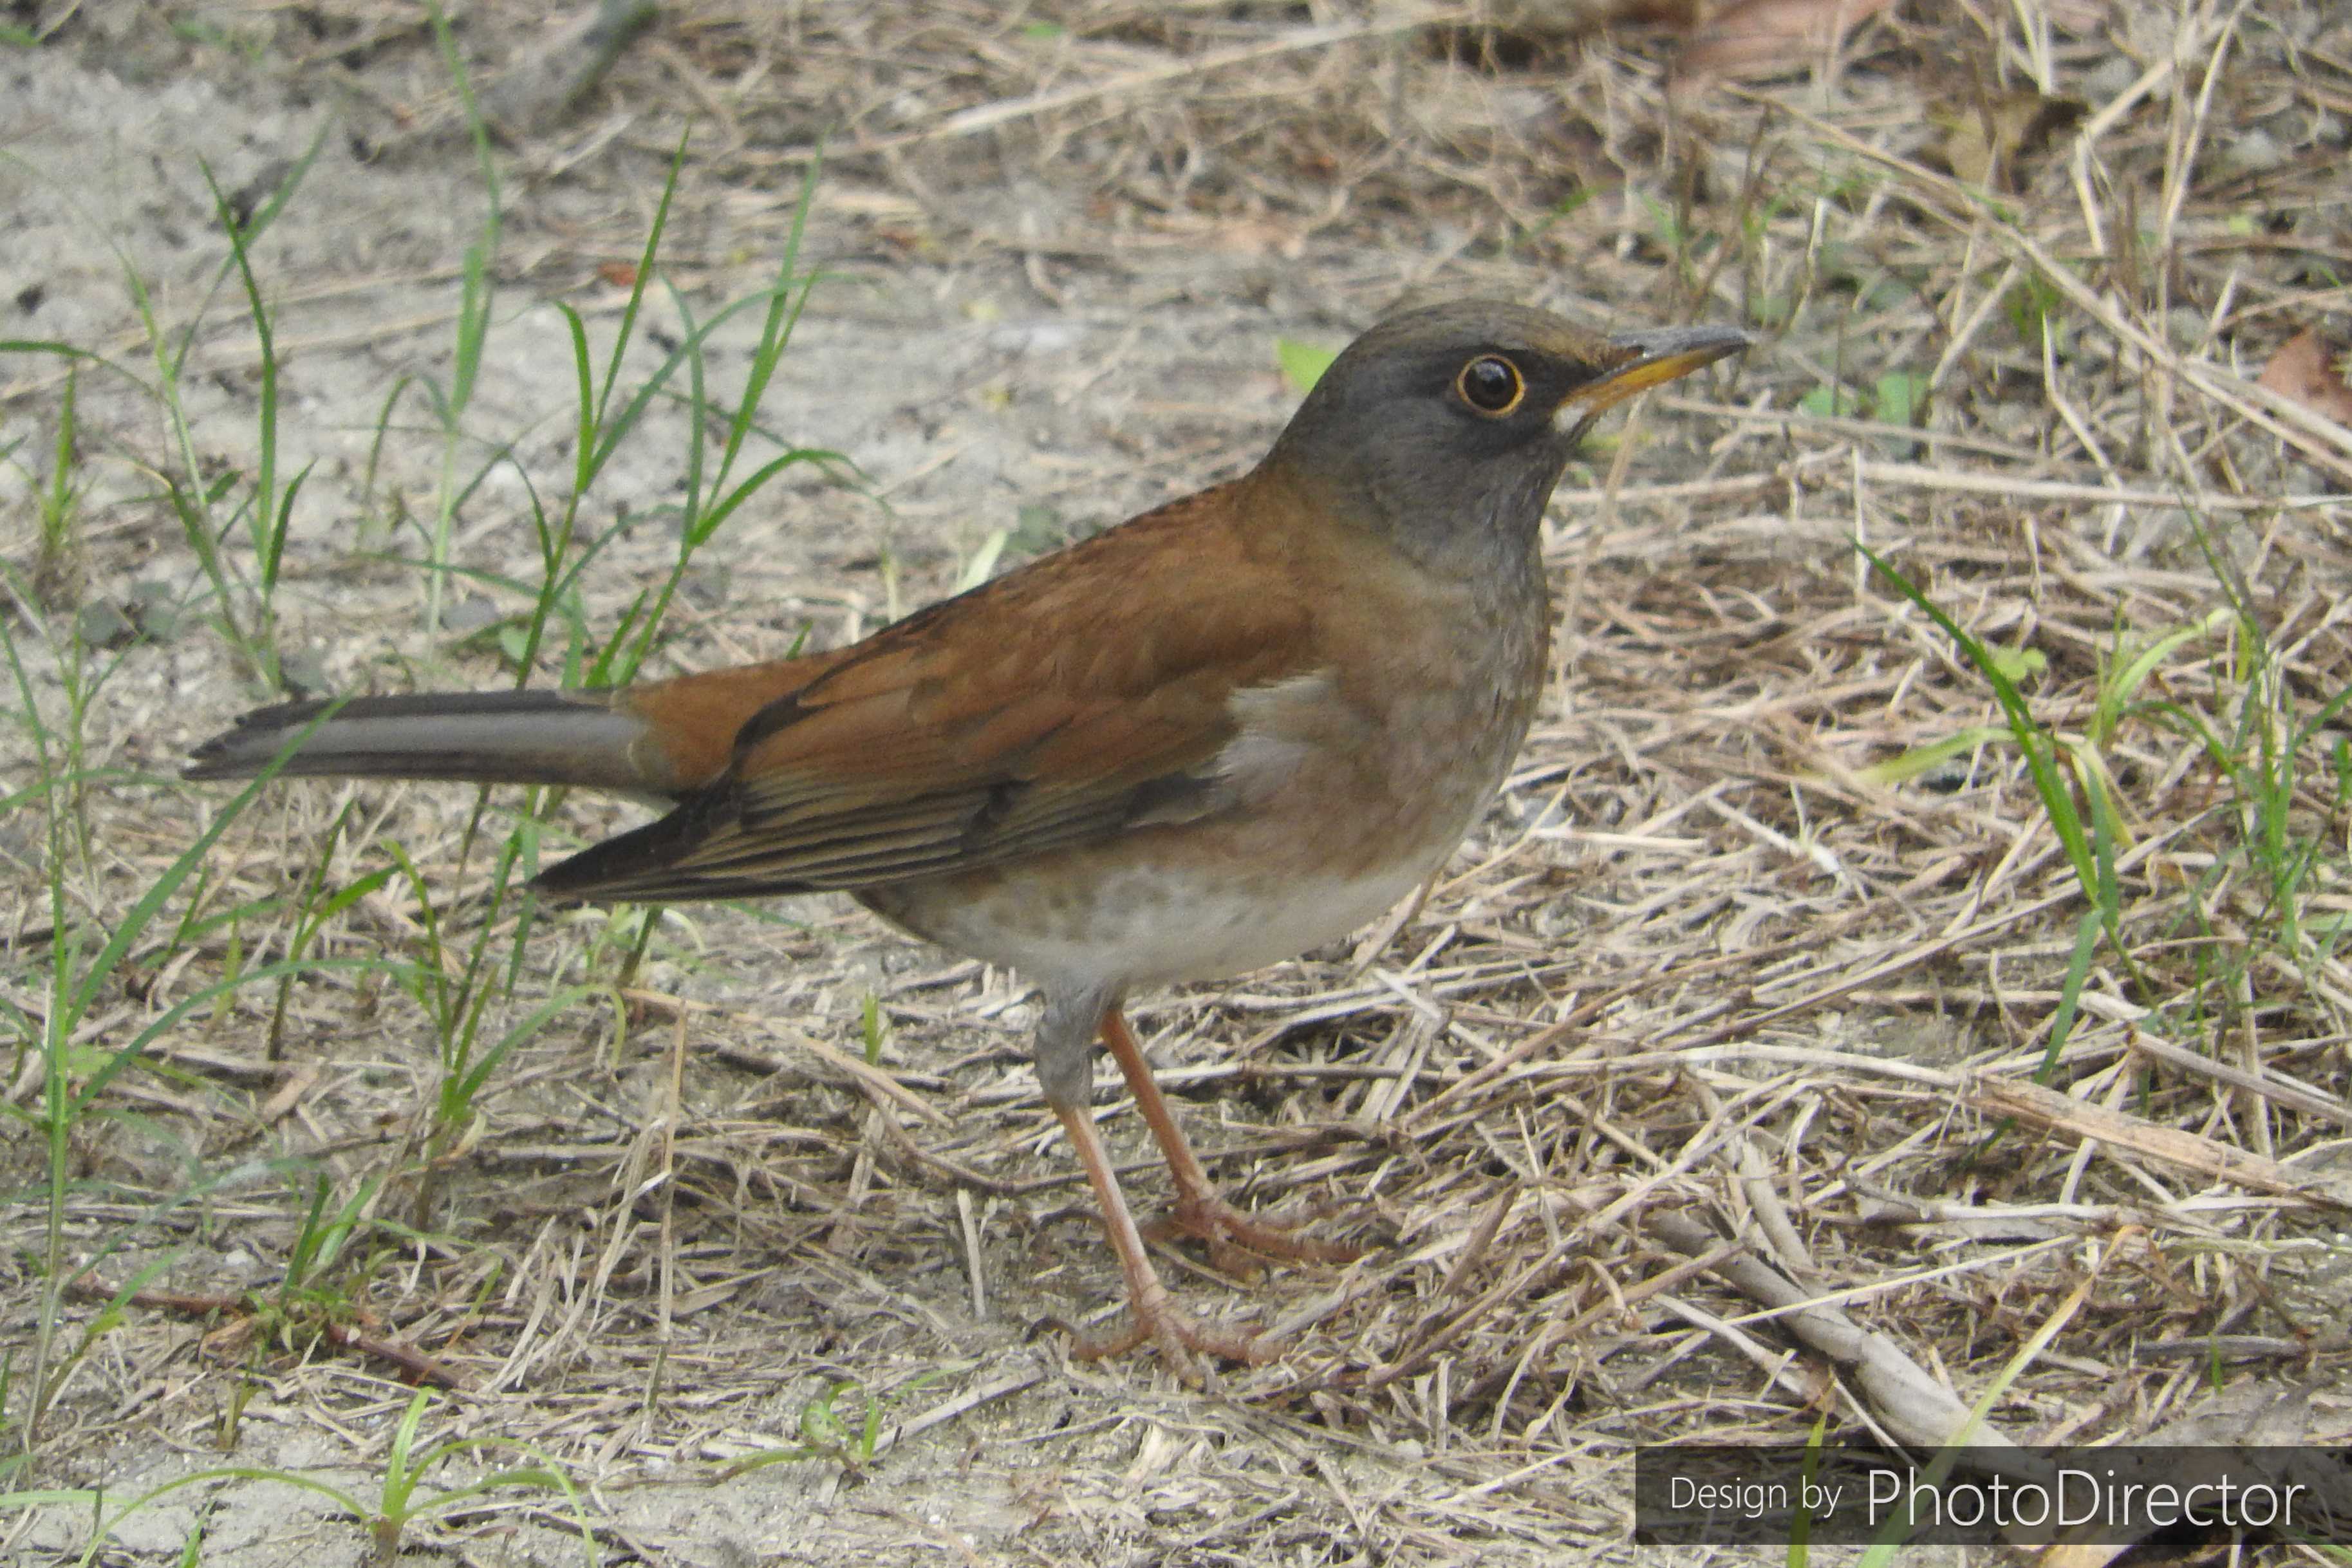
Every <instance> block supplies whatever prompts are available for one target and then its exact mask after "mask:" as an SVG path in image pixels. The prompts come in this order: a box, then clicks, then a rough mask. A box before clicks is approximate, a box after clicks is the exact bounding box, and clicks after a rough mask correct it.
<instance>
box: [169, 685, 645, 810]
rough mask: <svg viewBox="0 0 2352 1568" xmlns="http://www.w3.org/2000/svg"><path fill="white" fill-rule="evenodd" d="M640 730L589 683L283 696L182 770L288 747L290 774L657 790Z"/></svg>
mask: <svg viewBox="0 0 2352 1568" xmlns="http://www.w3.org/2000/svg"><path fill="white" fill-rule="evenodd" d="M330 710H331V711H330ZM322 715H323V717H322ZM314 726H315V727H314ZM306 731H307V733H306ZM647 733H648V726H647V725H646V722H645V721H644V720H642V719H640V718H638V717H636V716H635V714H633V713H630V712H627V711H625V710H620V709H617V708H615V706H614V693H612V692H609V691H604V690H595V689H589V690H576V691H552V690H535V691H483V692H448V693H438V694H436V693H429V692H428V693H421V694H419V695H416V696H413V697H354V698H352V699H350V700H346V701H344V702H342V703H341V705H340V706H338V705H337V704H336V703H335V701H333V700H325V701H313V702H282V703H279V704H278V706H277V707H275V708H258V709H256V710H254V711H252V712H250V713H247V715H246V716H245V717H244V718H242V719H239V720H238V721H236V727H235V728H234V729H230V730H226V731H222V732H221V733H220V734H217V735H215V736H214V737H213V738H212V739H211V740H209V741H206V742H205V743H204V744H203V745H201V746H198V747H197V748H196V749H195V751H194V752H193V753H191V755H190V756H189V758H188V761H187V764H186V765H185V766H184V768H182V769H181V775H182V776H183V777H184V778H192V779H232V778H249V777H251V776H252V775H253V774H255V773H259V772H260V771H261V770H262V769H264V768H266V767H268V765H269V764H270V763H271V762H272V761H273V760H275V759H276V758H277V757H278V756H279V755H280V754H281V753H283V752H287V751H288V750H289V748H292V754H291V755H290V756H289V757H288V758H287V760H286V764H285V767H284V769H283V770H282V771H283V772H284V773H286V774H287V775H288V776H302V775H310V776H327V777H342V778H379V779H448V780H456V781H461V782H466V783H474V784H576V785H580V786H582V787H585V788H597V789H615V790H632V791H646V790H651V791H656V792H659V791H662V790H663V789H665V788H666V787H667V785H666V783H665V782H664V781H662V780H659V779H656V778H652V777H648V776H647V773H646V767H645V765H644V763H641V762H640V761H639V758H640V756H642V755H643V754H644V753H646V752H651V751H657V750H658V748H655V747H646V746H642V745H641V744H640V742H643V741H645V740H646V738H647Z"/></svg>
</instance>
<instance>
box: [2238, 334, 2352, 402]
mask: <svg viewBox="0 0 2352 1568" xmlns="http://www.w3.org/2000/svg"><path fill="white" fill-rule="evenodd" d="M2347 373H2352V351H2347V349H2346V348H2345V346H2344V345H2343V344H2341V343H2335V342H2329V341H2328V340H2327V339H2326V338H2324V337H2322V336H2320V334H2319V329H2318V328H2317V327H2305V328H2304V329H2303V331H2299V332H2297V333H2295V335H2294V336H2293V337H2291V338H2289V339H2288V340H2287V341H2286V345H2285V346H2284V348H2282V349H2280V350H2279V352H2278V353H2274V354H2273V355H2271V363H2268V364H2266V365H2264V366H2263V374H2261V375H2260V376H2259V377H2257V378H2256V380H2255V384H2256V385H2258V386H2266V387H2268V388H2270V390H2272V391H2273V392H2275V393H2277V394H2278V395H2280V396H2281V397H2290V398H2293V399H2294V401H2295V402H2297V403H2300V404H2302V405H2304V406H2305V408H2308V409H2310V410H2311V411H2312V412H2313V413H2314V414H2316V415H2319V416H2322V417H2323V418H2327V419H2333V420H2335V421H2336V423H2337V424H2338V425H2352V374H2347Z"/></svg>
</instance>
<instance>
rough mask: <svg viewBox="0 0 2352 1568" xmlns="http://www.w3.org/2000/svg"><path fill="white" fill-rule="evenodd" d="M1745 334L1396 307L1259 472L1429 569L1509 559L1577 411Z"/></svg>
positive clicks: (1477, 303)
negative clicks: (1282, 479) (1604, 331)
mask: <svg viewBox="0 0 2352 1568" xmlns="http://www.w3.org/2000/svg"><path fill="white" fill-rule="evenodd" d="M1747 344H1748V336H1747V334H1746V333H1744V332H1741V331H1737V330H1735V329H1732V328H1729V327H1711V326H1702V327H1680V328H1668V329H1664V330H1662V331H1642V332H1627V333H1623V334H1620V335H1617V336H1612V337H1603V336H1601V335H1599V334H1597V333H1594V332H1589V331H1585V330H1584V329H1582V328H1580V327H1578V326H1576V325H1574V324H1573V323H1572V322H1570V321H1564V320H1562V319H1561V318H1560V317H1559V316H1556V315H1553V314H1552V313H1551V312H1550V311H1549V310H1534V309H1531V308H1529V307H1528V306H1525V305H1514V304H1510V303H1507V302H1504V301H1500V300H1461V301H1456V302H1454V303H1450V304H1444V305H1434V306H1430V307H1427V308H1424V309H1422V310H1407V311H1403V312H1402V313H1400V314H1398V315H1394V316H1391V317H1390V318H1389V319H1388V320H1386V321H1382V322H1381V323H1380V324H1379V325H1378V326H1376V327H1374V328H1372V329H1371V330H1370V331H1368V332H1366V333H1364V335H1363V336H1361V337H1360V338H1358V339H1357V340H1356V341H1355V342H1353V343H1350V344H1349V346H1348V349H1347V351H1346V352H1345V353H1341V354H1340V355H1339V358H1338V359H1336V360H1334V361H1333V362H1332V363H1331V366H1330V368H1329V369H1328V370H1326V371H1325V372H1324V373H1323V375H1322V378H1321V379H1320V380H1319V381H1318V382H1317V383H1316V384H1315V389H1314V390H1313V391H1312V392H1310V393H1308V394H1307V401H1306V402H1305V403H1303V404H1301V405H1299V409H1298V412H1297V414H1296V415H1294V416H1292V417H1291V421H1290V424H1289V425H1288V426H1287V427H1286V428H1285V429H1284V431H1283V433H1282V436H1281V437H1280V439H1278V440H1277V441H1276V443H1275V446H1274V449H1273V451H1272V452H1271V453H1270V454H1268V456H1267V458H1266V460H1265V464H1264V465H1262V467H1261V469H1260V471H1261V472H1262V473H1263V472H1267V471H1273V472H1278V473H1281V474H1283V475H1285V476H1286V478H1287V479H1289V481H1290V482H1293V483H1297V484H1300V485H1302V486H1303V487H1304V488H1305V489H1306V490H1307V493H1308V495H1309V496H1317V495H1318V494H1319V496H1320V498H1321V499H1322V500H1323V504H1327V505H1334V504H1336V505H1338V506H1339V507H1340V508H1342V509H1343V510H1344V513H1345V515H1346V516H1347V517H1349V519H1350V520H1352V521H1359V522H1360V523H1361V524H1362V525H1364V526H1368V527H1370V528H1373V529H1376V530H1378V531H1381V532H1383V533H1384V534H1386V535H1387V536H1388V537H1389V538H1390V539H1391V542H1393V543H1395V544H1396V545H1397V547H1398V548H1399V549H1401V550H1402V551H1403V552H1406V553H1407V554H1409V555H1411V556H1412V557H1413V558H1414V559H1415V560H1417V561H1420V562H1422V563H1423V564H1424V565H1426V566H1429V567H1432V568H1433V569H1439V570H1444V569H1447V568H1448V567H1452V568H1454V569H1456V570H1461V571H1465V572H1470V573H1476V572H1482V571H1484V570H1486V566H1487V563H1492V562H1493V561H1494V560H1495V559H1496V556H1497V555H1498V554H1499V555H1501V556H1503V557H1504V558H1506V559H1507V560H1514V561H1524V560H1525V559H1526V557H1527V555H1528V551H1529V549H1530V547H1531V545H1532V543H1533V542H1534V539H1535V534H1536V528H1537V525H1538V522H1539V521H1541V520H1542V517H1543V510H1544V505H1545V503H1546V502H1547V501H1548V500H1549V499H1550V497H1551V492H1552V487H1553V486H1555V485H1557V484H1558V483H1559V477H1560V475H1561V474H1562V473H1563V472H1564V471H1565V470H1566V469H1567V468H1568V463H1569V459H1570V458H1571V457H1573V456H1574V455H1575V451H1576V444H1577V442H1578V441H1579V440H1580V439H1581V438H1582V437H1583V435H1584V433H1585V431H1586V430H1588V429H1589V428H1591V424H1592V422H1593V420H1595V419H1596V418H1598V417H1599V416H1601V413H1602V412H1603V411H1605V410H1606V409H1608V408H1610V407H1611V406H1612V405H1615V404H1617V403H1620V402H1622V401H1623V400H1624V399H1625V398H1628V397H1631V396H1632V395H1633V394H1635V393H1637V392H1640V391H1643V390H1644V389H1645V388H1648V387H1652V386H1655V385H1657V384H1659V383H1661V382H1665V381H1671V380H1673V379H1674V378H1675V377H1676V376H1680V375H1685V374H1689V373H1690V372H1692V371H1694V370H1696V369H1697V368H1698V367H1699V366H1701V365H1704V364H1707V363H1712V362H1714V361H1716V360H1718V359H1721V358H1722V357H1723V356H1724V355H1726V354H1727V353H1733V352H1735V351H1737V350H1738V349H1741V348H1744V347H1746V346H1747Z"/></svg>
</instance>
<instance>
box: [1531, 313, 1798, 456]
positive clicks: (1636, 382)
mask: <svg viewBox="0 0 2352 1568" xmlns="http://www.w3.org/2000/svg"><path fill="white" fill-rule="evenodd" d="M1754 341H1755V340H1754V339H1753V338H1750V337H1749V336H1748V334H1747V333H1746V332H1743V331H1740V330H1739V329H1738V328H1737V327H1717V326H1696V327H1659V328H1655V329H1653V330H1652V331H1642V332H1620V333H1618V334H1616V335H1615V336H1613V337H1612V338H1611V339H1610V340H1609V346H1610V347H1611V348H1613V349H1615V350H1616V351H1617V352H1618V353H1621V354H1622V355H1623V356H1624V357H1623V358H1622V359H1620V360H1619V361H1618V362H1617V363H1615V364H1613V365H1611V366H1610V367H1609V368H1608V369H1607V370H1605V371H1603V372H1602V373H1601V374H1599V375H1597V376H1595V377H1593V378H1592V379H1591V381H1588V382H1586V383H1585V384H1583V385H1582V386H1580V387H1578V388H1577V389H1576V390H1575V391H1574V392H1571V393H1570V394H1569V395H1568V396H1567V397H1566V398H1565V399H1563V400H1562V401H1561V403H1560V405H1559V410H1558V411H1557V412H1556V413H1554V414H1553V416H1552V418H1553V419H1554V420H1555V421H1556V422H1558V423H1559V424H1562V425H1568V426H1572V427H1573V430H1574V433H1575V434H1576V435H1579V436H1581V435H1582V434H1583V433H1584V432H1585V430H1586V429H1587V428H1589V427H1590V426H1591V424H1592V422H1593V421H1594V420H1595V419H1598V418H1600V417H1601V415H1603V414H1605V413H1607V412H1608V411H1609V410H1610V409H1612V408H1614V407H1616V406H1617V405H1619V404H1621V403H1622V402H1624V401H1625V400H1626V399H1627V398H1629V397H1631V396H1633V395H1634V394H1635V393H1637V392H1647V391H1649V390H1650V388H1652V387H1654V386H1660V385H1664V384H1665V383H1667V382H1669V381H1673V380H1675V379H1676V378H1677V377H1680V376H1685V375H1688V374H1690V373H1691V372H1693V371H1695V370H1696V369H1698V367H1699V366H1701V365H1704V364H1713V363H1715V362H1716V361H1717V360H1719V359H1721V358H1723V356H1724V355H1726V354H1732V353H1738V352H1739V351H1740V350H1741V349H1744V348H1746V347H1748V344H1749V343H1751V342H1754Z"/></svg>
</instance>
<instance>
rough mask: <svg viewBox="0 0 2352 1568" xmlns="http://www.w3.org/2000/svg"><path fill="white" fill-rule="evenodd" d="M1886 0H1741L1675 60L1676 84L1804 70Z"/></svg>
mask: <svg viewBox="0 0 2352 1568" xmlns="http://www.w3.org/2000/svg"><path fill="white" fill-rule="evenodd" d="M1886 5H1887V0H1739V3H1738V4H1737V5H1733V6H1731V7H1730V8H1729V9H1727V10H1726V11H1725V12H1724V13H1723V14H1722V15H1721V16H1717V17H1716V18H1715V20H1714V21H1712V22H1710V23H1708V24H1707V25H1706V26H1705V27H1704V28H1702V29H1701V30H1700V31H1699V33H1698V35H1697V36H1696V37H1694V38H1692V39H1691V41H1690V46H1689V47H1687V48H1685V49H1684V50H1683V52H1682V55H1681V58H1678V59H1677V60H1675V79H1676V80H1677V81H1679V82H1685V83H1690V82H1700V81H1712V80H1716V79H1721V78H1731V79H1736V80H1748V79H1754V78H1757V77H1767V76H1779V75H1780V74H1781V73H1782V72H1784V71H1795V70H1803V69H1805V68H1808V67H1810V66H1811V65H1812V64H1814V63H1815V62H1816V61H1818V60H1819V59H1821V58H1822V56H1823V55H1826V54H1827V53H1829V51H1830V50H1831V48H1832V47H1834V46H1835V45H1836V44H1837V42H1838V40H1840V39H1841V38H1843V37H1845V36H1846V34H1847V33H1849V32H1851V31H1852V30H1853V27H1854V26H1855V25H1856V24H1858V23H1860V22H1862V21H1863V20H1864V18H1866V17H1869V16H1875V15H1877V14H1878V13H1879V12H1881V11H1884V10H1885V9H1886Z"/></svg>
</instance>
